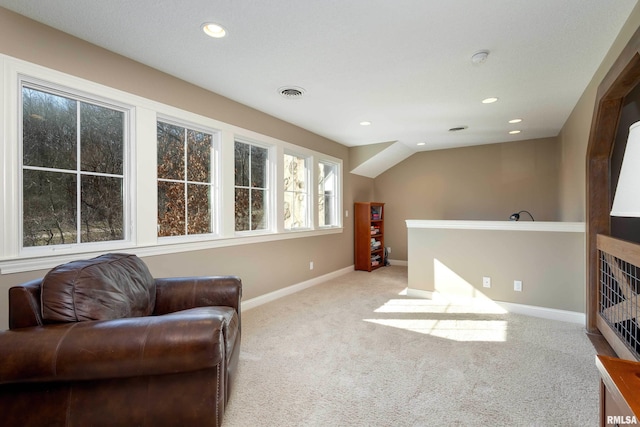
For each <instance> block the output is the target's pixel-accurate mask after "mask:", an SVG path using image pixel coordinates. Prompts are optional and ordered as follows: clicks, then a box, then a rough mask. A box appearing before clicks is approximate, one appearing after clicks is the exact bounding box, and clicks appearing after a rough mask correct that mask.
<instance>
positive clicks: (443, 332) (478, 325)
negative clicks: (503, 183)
mask: <svg viewBox="0 0 640 427" xmlns="http://www.w3.org/2000/svg"><path fill="white" fill-rule="evenodd" d="M363 320H364V321H365V322H370V323H376V324H378V325H384V326H391V327H394V328H399V329H404V330H407V331H412V332H417V333H420V334H426V335H431V336H434V337H438V338H445V339H449V340H454V341H482V342H504V341H506V338H507V322H506V321H505V320H440V319H363Z"/></svg>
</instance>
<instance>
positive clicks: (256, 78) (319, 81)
mask: <svg viewBox="0 0 640 427" xmlns="http://www.w3.org/2000/svg"><path fill="white" fill-rule="evenodd" d="M636 2H637V1H636V0H616V1H603V0H562V1H558V0H536V1H529V0H509V1H507V0H483V1H478V0H452V1H442V0H420V1H418V0H410V1H400V2H398V1H389V0H348V1H334V0H329V1H312V0H269V1H259V0H190V1H178V0H136V1H130V0H102V1H92V2H87V1H86V0H55V1H41V0H0V6H2V7H5V8H7V9H9V10H12V11H14V12H17V13H20V14H22V15H25V16H27V17H30V18H32V19H35V20H36V21H40V22H42V23H44V24H46V25H49V26H52V27H54V28H57V29H59V30H62V31H64V32H67V33H69V34H72V35H74V36H77V37H80V38H82V39H84V40H87V41H89V42H91V43H94V44H96V45H98V46H101V47H104V48H106V49H109V50H111V51H113V52H116V53H119V54H122V55H124V56H126V57H129V58H132V59H134V60H137V61H139V62H141V63H144V64H147V65H149V66H151V67H154V68H157V69H159V70H161V71H164V72H166V73H169V74H171V75H174V76H176V77H178V78H181V79H184V80H186V81H189V82H192V83H194V84H196V85H199V86H201V87H203V88H206V89H208V90H211V91H213V92H216V93H219V94H221V95H223V96H225V97H228V98H231V99H233V100H235V101H238V102H240V103H242V104H245V105H248V106H250V107H253V108H256V109H258V110H260V111H263V112H265V113H268V114H270V115H273V116H275V117H278V118H281V119H283V120H285V121H288V122H290V123H293V124H296V125H298V126H300V127H302V128H305V129H308V130H310V131H312V132H315V133H317V134H319V135H322V136H325V137H327V138H329V139H332V140H334V141H336V142H339V143H341V144H344V145H346V146H360V145H368V144H375V143H379V142H386V141H398V142H399V143H401V144H404V145H405V146H406V147H407V148H408V149H410V150H412V151H418V150H433V149H441V148H449V147H460V146H468V145H475V144H487V143H497V142H507V141H518V140H524V139H534V138H544V137H551V136H556V135H557V134H558V132H559V131H560V129H561V127H562V126H563V124H564V122H565V121H566V119H567V117H568V116H569V114H570V113H571V110H572V109H573V107H574V106H575V104H576V102H577V101H578V99H579V97H580V95H581V94H582V93H583V91H584V89H585V87H586V85H587V84H588V83H589V81H590V80H591V78H592V76H593V74H594V72H595V71H596V69H597V67H598V65H599V64H600V63H601V61H602V59H603V58H604V56H605V54H606V52H607V50H608V49H609V47H610V46H611V44H612V43H613V41H614V39H615V37H616V35H617V34H618V32H619V31H620V29H621V27H622V25H623V24H624V22H625V20H626V19H627V17H628V16H629V14H630V13H631V11H632V9H633V7H634V6H635V4H636ZM205 22H216V23H218V24H221V25H222V26H223V27H225V28H226V30H227V36H226V37H224V38H222V39H213V38H210V37H207V36H206V35H205V34H204V33H203V31H202V29H201V26H202V24H203V23H205ZM480 50H487V51H488V52H489V55H488V57H487V58H486V60H485V61H484V62H482V63H478V64H475V63H473V62H472V60H471V57H472V55H473V54H474V53H476V52H477V51H480ZM289 87H297V88H301V89H302V92H304V93H303V96H301V97H294V98H291V97H288V98H287V97H284V96H282V95H281V94H280V93H279V92H280V89H281V88H289ZM488 97H497V98H498V101H497V102H495V103H493V104H483V103H482V102H481V101H482V100H483V99H485V98H488ZM515 118H521V119H522V122H520V123H517V124H510V123H508V121H509V120H510V119H515ZM364 121H367V122H370V125H368V126H363V125H361V124H360V123H361V122H364ZM455 127H462V128H463V130H460V131H457V132H452V131H449V129H450V128H455ZM514 130H520V131H521V132H520V133H519V134H509V132H510V131H514ZM421 143H423V144H424V145H417V144H421Z"/></svg>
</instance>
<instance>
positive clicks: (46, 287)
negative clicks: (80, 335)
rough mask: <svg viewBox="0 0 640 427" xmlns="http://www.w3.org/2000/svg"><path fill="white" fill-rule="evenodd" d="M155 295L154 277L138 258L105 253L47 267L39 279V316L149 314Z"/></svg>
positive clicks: (59, 318) (61, 319)
mask: <svg viewBox="0 0 640 427" xmlns="http://www.w3.org/2000/svg"><path fill="white" fill-rule="evenodd" d="M155 298H156V285H155V281H154V279H153V277H152V276H151V273H150V272H149V269H148V268H147V266H146V265H145V264H144V262H142V260H141V259H140V258H138V257H137V256H135V255H130V254H106V255H101V256H99V257H97V258H93V259H89V260H80V261H73V262H70V263H67V264H63V265H60V266H58V267H56V268H54V269H52V270H51V271H49V272H48V273H47V275H46V276H45V277H44V279H43V281H42V293H41V300H42V318H43V319H44V320H45V321H49V322H78V321H83V320H110V319H119V318H123V317H139V316H148V315H150V314H151V313H152V312H153V307H154V306H155Z"/></svg>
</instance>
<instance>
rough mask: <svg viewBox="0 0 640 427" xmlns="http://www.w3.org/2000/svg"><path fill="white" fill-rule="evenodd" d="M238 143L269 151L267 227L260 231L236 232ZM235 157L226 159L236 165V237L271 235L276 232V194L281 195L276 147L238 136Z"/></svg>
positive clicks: (234, 218) (234, 216)
mask: <svg viewBox="0 0 640 427" xmlns="http://www.w3.org/2000/svg"><path fill="white" fill-rule="evenodd" d="M236 142H239V143H241V144H247V145H249V146H256V147H259V148H264V149H265V150H267V156H268V158H267V171H266V182H267V187H265V188H264V190H265V192H266V197H265V205H266V206H265V212H266V216H267V219H266V226H265V228H261V229H259V230H236V229H235V221H236V212H235V205H236V203H235V190H236V184H235V179H236V177H235V161H236V159H235V144H236ZM233 147H234V150H233V156H232V158H231V159H226V160H227V161H228V162H231V163H233V165H234V174H233V194H234V197H233V217H232V219H233V224H234V225H233V231H234V235H235V236H241V237H246V236H254V235H263V234H271V233H273V232H274V230H275V229H276V218H277V215H276V213H275V209H274V207H275V206H276V204H275V198H276V197H275V195H276V193H279V191H278V186H277V184H276V182H275V171H276V164H277V160H276V156H275V153H276V151H277V150H276V147H275V145H273V144H265V143H264V142H258V141H256V140H253V139H250V138H246V137H242V136H237V137H235V138H234V141H233ZM251 188H253V187H251V186H249V192H251ZM256 188H257V187H256Z"/></svg>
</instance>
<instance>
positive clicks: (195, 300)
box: [154, 276, 242, 320]
mask: <svg viewBox="0 0 640 427" xmlns="http://www.w3.org/2000/svg"><path fill="white" fill-rule="evenodd" d="M241 299H242V281H241V280H240V278H239V277H237V276H208V277H173V278H163V279H156V306H155V310H154V313H155V314H166V313H171V312H174V311H180V310H186V309H189V308H194V307H207V306H225V307H231V308H233V309H234V310H235V311H236V313H238V320H239V319H240V300H241Z"/></svg>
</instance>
